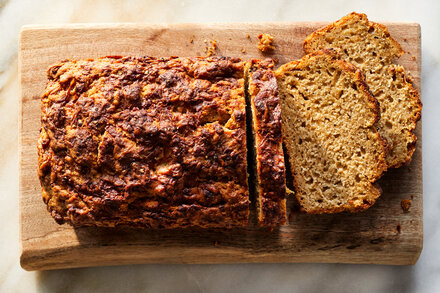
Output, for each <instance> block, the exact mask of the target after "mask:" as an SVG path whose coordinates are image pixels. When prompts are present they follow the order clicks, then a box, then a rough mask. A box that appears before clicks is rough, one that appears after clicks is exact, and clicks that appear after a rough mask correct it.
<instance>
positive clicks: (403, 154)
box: [304, 12, 422, 167]
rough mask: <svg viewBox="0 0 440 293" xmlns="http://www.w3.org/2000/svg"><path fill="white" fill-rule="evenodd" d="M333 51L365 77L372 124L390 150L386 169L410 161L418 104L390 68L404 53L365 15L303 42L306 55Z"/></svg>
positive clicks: (400, 73) (397, 69)
mask: <svg viewBox="0 0 440 293" xmlns="http://www.w3.org/2000/svg"><path fill="white" fill-rule="evenodd" d="M327 48H333V49H335V50H336V51H338V53H339V54H340V56H341V57H342V58H344V59H346V60H347V61H349V62H351V63H353V64H354V65H355V66H356V67H358V68H359V69H361V71H362V72H363V73H364V75H365V76H366V81H367V84H368V86H369V88H370V90H371V91H372V93H373V95H374V96H375V97H376V98H377V100H378V101H379V103H380V106H381V107H380V110H381V119H380V120H379V121H378V122H377V123H376V126H377V127H378V128H379V131H380V133H381V135H383V136H384V137H385V138H386V139H387V141H388V144H389V146H390V148H389V152H388V154H387V164H388V167H399V166H401V165H402V164H405V163H407V162H410V161H411V156H412V154H413V153H414V150H415V145H416V141H417V137H416V136H415V135H414V129H415V127H416V122H417V121H418V120H419V119H420V115H421V110H422V103H421V102H420V98H419V95H418V93H417V90H416V89H414V87H413V84H412V81H411V80H410V78H409V77H408V75H407V74H406V73H405V70H404V69H403V68H402V67H401V66H399V65H396V64H394V59H395V58H398V57H399V56H401V55H402V54H403V53H404V51H403V50H402V47H401V46H400V45H399V43H397V42H396V41H395V40H394V39H393V38H392V37H391V36H390V34H389V33H388V30H387V28H386V27H385V26H383V25H381V24H378V23H374V22H370V21H368V19H367V16H366V15H365V14H358V13H354V12H353V13H351V14H349V15H347V16H345V17H343V18H342V19H340V20H338V21H336V22H335V23H332V24H330V25H328V26H327V27H325V28H323V29H320V30H318V31H316V32H314V33H312V34H311V35H310V36H308V37H307V38H306V40H305V42H304V50H305V52H306V54H309V53H312V52H313V51H316V50H321V49H327Z"/></svg>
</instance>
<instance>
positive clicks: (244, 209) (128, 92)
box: [38, 57, 249, 228]
mask: <svg viewBox="0 0 440 293" xmlns="http://www.w3.org/2000/svg"><path fill="white" fill-rule="evenodd" d="M244 64H245V62H243V61H241V60H240V59H237V58H215V57H213V58H176V57H171V58H162V59H155V58H148V57H145V58H133V57H124V58H122V57H108V58H99V59H96V60H83V61H65V62H61V63H59V64H56V65H54V66H52V67H51V68H50V69H49V70H48V77H49V82H48V85H47V88H46V92H45V93H44V94H43V96H42V117H41V123H42V128H41V136H40V140H39V143H38V154H39V177H40V181H41V185H42V191H43V199H44V201H45V202H46V204H47V206H48V210H49V212H50V213H51V214H52V216H53V217H54V218H55V220H56V221H57V222H58V223H64V222H70V223H71V224H73V225H75V226H80V225H97V226H116V225H129V226H136V227H149V228H176V227H186V226H200V227H232V226H246V225H247V222H248V213H249V202H248V197H249V192H248V185H247V173H246V168H247V165H246V153H247V151H246V126H245V125H246V112H245V99H244Z"/></svg>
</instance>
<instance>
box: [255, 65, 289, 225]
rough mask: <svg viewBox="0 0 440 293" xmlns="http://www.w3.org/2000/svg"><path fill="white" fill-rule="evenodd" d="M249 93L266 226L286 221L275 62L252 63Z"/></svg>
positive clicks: (262, 211) (261, 220)
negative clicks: (274, 70)
mask: <svg viewBox="0 0 440 293" xmlns="http://www.w3.org/2000/svg"><path fill="white" fill-rule="evenodd" d="M250 63H251V64H250V69H249V94H250V97H251V103H252V107H254V117H253V118H254V119H255V121H254V130H255V145H256V158H257V160H256V161H257V176H258V181H259V187H260V190H259V192H260V194H259V196H260V209H261V211H260V218H259V222H260V224H261V225H264V226H278V225H282V224H284V223H285V222H286V202H285V197H286V178H285V167H284V154H283V149H282V133H281V107H280V99H279V95H278V86H277V80H276V78H275V74H274V72H273V61H272V60H270V59H267V60H264V61H260V60H251V61H250Z"/></svg>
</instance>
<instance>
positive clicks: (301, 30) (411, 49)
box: [19, 23, 423, 270]
mask: <svg viewBox="0 0 440 293" xmlns="http://www.w3.org/2000/svg"><path fill="white" fill-rule="evenodd" d="M323 25H325V23H265V24H261V23H260V24H249V23H236V24H180V25H137V24H113V25H91V24H87V25H84V24H83V25H81V24H80V25H67V26H29V27H24V28H23V30H22V32H21V37H20V47H19V66H20V70H19V72H20V81H21V98H20V100H21V111H20V112H21V113H20V119H21V123H20V155H21V158H20V213H21V216H20V221H21V222H20V225H21V244H22V254H21V265H22V267H23V268H25V269H27V270H43V269H57V268H70V267H85V266H102V265H117V264H134V263H246V262H252V263H255V262H258V263H261V262H331V263H375V264H396V265H406V264H414V263H415V262H416V261H417V259H418V257H419V255H420V252H421V250H422V239H423V233H422V188H423V184H422V127H421V122H420V123H419V125H418V128H417V131H416V134H417V136H418V138H419V141H418V143H417V149H416V151H415V153H414V157H413V161H412V163H411V164H410V165H409V166H405V167H402V168H399V169H397V170H391V171H389V172H388V173H387V174H386V175H385V176H384V177H383V178H382V179H381V180H380V184H381V186H382V189H383V195H382V196H381V197H380V199H379V200H378V201H377V203H376V204H375V205H374V206H373V207H371V208H370V209H369V210H367V211H365V212H362V213H358V214H337V215H304V214H297V213H290V215H289V223H288V225H286V226H283V227H281V228H280V229H275V230H272V231H268V230H266V229H261V228H256V227H254V228H248V229H239V230H229V231H222V230H210V231H205V230H198V229H194V230H175V231H145V230H137V229H127V228H115V229H104V228H90V227H89V228H77V229H74V228H72V227H71V226H69V225H63V226H60V225H58V224H56V223H55V221H54V220H53V219H52V218H51V217H50V215H49V213H48V212H47V211H46V207H45V205H44V204H43V201H42V199H41V191H40V184H39V181H38V177H37V147H36V144H37V140H38V135H39V127H40V120H39V119H40V95H41V94H42V93H43V91H44V88H45V85H46V81H47V77H46V70H47V68H48V67H49V65H51V64H53V63H55V62H57V61H60V60H62V59H68V58H93V57H99V56H106V55H134V56H142V55H150V56H170V55H176V56H203V55H205V52H204V51H205V49H206V46H207V44H206V42H207V41H210V40H214V39H215V40H217V45H218V49H217V55H223V56H238V57H242V58H264V57H275V58H278V59H279V64H282V63H285V62H288V61H290V60H294V59H297V58H300V57H301V56H302V54H303V51H302V41H303V40H304V38H305V37H306V35H308V34H309V33H311V32H312V31H314V30H315V29H317V28H320V27H322V26H323ZM387 25H388V27H389V31H390V33H391V35H392V36H393V37H394V38H396V39H397V41H398V42H400V44H401V45H402V46H403V49H404V50H405V51H407V53H405V55H404V56H403V57H402V58H400V60H399V63H400V64H402V65H403V66H404V67H405V68H406V69H407V70H409V71H410V72H411V74H412V76H413V77H414V80H415V84H416V86H417V88H419V89H420V71H421V70H420V61H421V60H420V26H419V25H418V24H409V23H388V24H387ZM259 33H270V34H271V35H273V36H274V37H275V42H276V46H277V49H276V51H275V52H274V54H273V55H265V56H263V55H262V54H261V53H260V52H259V51H258V50H257V48H256V43H257V39H256V36H257V35H258V34H259ZM248 36H249V37H248ZM403 199H410V200H411V201H412V204H411V207H410V209H409V211H408V212H404V211H403V210H402V208H401V200H403ZM290 205H291V203H290Z"/></svg>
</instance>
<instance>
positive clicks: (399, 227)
mask: <svg viewBox="0 0 440 293" xmlns="http://www.w3.org/2000/svg"><path fill="white" fill-rule="evenodd" d="M396 230H397V234H400V231H402V227H401V226H400V224H397V227H396Z"/></svg>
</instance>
